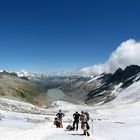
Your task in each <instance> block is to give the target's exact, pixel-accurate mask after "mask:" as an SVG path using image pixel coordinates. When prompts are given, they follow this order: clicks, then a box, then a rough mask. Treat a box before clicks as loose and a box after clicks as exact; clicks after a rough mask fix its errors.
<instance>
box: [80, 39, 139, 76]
mask: <svg viewBox="0 0 140 140" xmlns="http://www.w3.org/2000/svg"><path fill="white" fill-rule="evenodd" d="M129 65H140V41H135V40H133V39H129V40H127V41H125V42H122V43H121V45H120V46H119V47H118V48H117V49H116V50H115V51H114V52H113V53H112V54H111V55H110V57H109V59H108V60H107V61H106V62H105V63H104V64H98V65H94V66H90V67H86V68H82V69H80V70H79V72H80V73H81V74H82V73H83V74H92V75H98V74H101V73H114V72H115V71H116V70H117V69H118V68H122V69H124V68H125V67H126V66H129Z"/></svg>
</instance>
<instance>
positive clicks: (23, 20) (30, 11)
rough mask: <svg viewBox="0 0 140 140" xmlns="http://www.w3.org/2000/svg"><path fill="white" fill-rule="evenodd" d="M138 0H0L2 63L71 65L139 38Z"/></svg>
mask: <svg viewBox="0 0 140 140" xmlns="http://www.w3.org/2000/svg"><path fill="white" fill-rule="evenodd" d="M139 5H140V2H139V0H21V1H19V0H17V1H16V0H12V1H11V0H9V1H8V0H5V1H1V2H0V53H1V54H0V69H6V70H14V71H17V70H22V69H24V70H27V71H34V72H47V71H49V72H51V71H62V70H64V71H70V70H73V69H77V68H82V67H86V66H90V65H94V64H98V63H104V62H105V61H106V60H107V59H108V57H109V56H110V54H111V53H112V51H114V50H115V49H116V48H117V46H119V45H120V43H121V42H122V41H125V40H128V39H130V38H133V39H136V40H139V38H140V18H139V15H140V8H139Z"/></svg>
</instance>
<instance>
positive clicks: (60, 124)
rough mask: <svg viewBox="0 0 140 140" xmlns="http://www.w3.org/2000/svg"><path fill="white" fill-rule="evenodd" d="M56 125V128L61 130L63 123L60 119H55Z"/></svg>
mask: <svg viewBox="0 0 140 140" xmlns="http://www.w3.org/2000/svg"><path fill="white" fill-rule="evenodd" d="M54 125H56V128H61V127H62V122H61V121H60V120H59V119H58V118H54Z"/></svg>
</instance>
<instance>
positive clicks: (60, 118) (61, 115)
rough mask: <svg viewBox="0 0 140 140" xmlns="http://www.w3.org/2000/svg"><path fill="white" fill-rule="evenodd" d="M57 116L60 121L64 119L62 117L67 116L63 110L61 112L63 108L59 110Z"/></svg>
mask: <svg viewBox="0 0 140 140" xmlns="http://www.w3.org/2000/svg"><path fill="white" fill-rule="evenodd" d="M56 116H57V117H58V119H59V120H60V121H62V118H63V117H64V116H65V115H64V113H63V112H61V110H59V112H58V113H57V114H56Z"/></svg>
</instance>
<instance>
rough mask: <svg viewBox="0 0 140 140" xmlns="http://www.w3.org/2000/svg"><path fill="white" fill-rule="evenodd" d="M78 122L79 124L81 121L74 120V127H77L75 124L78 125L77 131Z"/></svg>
mask: <svg viewBox="0 0 140 140" xmlns="http://www.w3.org/2000/svg"><path fill="white" fill-rule="evenodd" d="M78 124H79V121H77V120H74V121H73V129H75V125H76V131H77V130H78Z"/></svg>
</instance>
